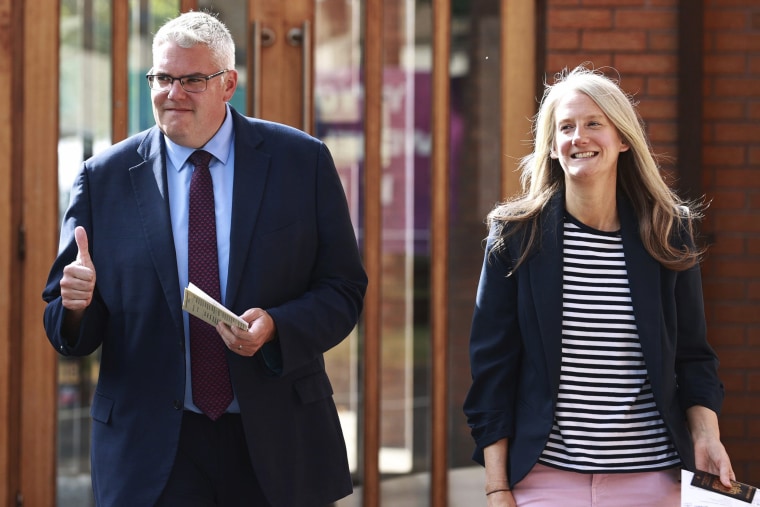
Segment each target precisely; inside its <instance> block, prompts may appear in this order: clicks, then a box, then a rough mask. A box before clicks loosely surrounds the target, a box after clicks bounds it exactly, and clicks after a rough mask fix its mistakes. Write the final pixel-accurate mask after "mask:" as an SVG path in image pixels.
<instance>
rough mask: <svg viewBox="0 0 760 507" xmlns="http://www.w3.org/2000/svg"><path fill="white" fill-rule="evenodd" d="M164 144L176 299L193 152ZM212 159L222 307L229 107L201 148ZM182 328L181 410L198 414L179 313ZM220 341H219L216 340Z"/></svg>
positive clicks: (233, 408)
mask: <svg viewBox="0 0 760 507" xmlns="http://www.w3.org/2000/svg"><path fill="white" fill-rule="evenodd" d="M164 140H165V141H166V179H167V183H168V187H169V211H170V213H171V220H172V233H173V236H174V250H175V252H176V254H177V274H178V275H179V290H180V297H183V295H184V291H185V287H187V283H188V275H187V226H188V205H189V196H190V179H191V178H192V176H193V171H194V167H193V165H192V164H191V163H190V162H188V160H187V159H188V157H190V155H191V154H192V153H193V152H194V151H195V149H193V148H186V147H184V146H180V145H178V144H176V143H174V142H172V141H171V140H170V139H169V138H168V137H166V136H164ZM202 149H203V150H206V151H207V152H209V153H211V154H212V155H213V156H214V157H213V158H212V159H211V163H210V164H209V170H210V171H211V179H212V181H213V184H214V212H215V214H216V244H217V248H218V252H219V285H220V289H221V293H222V301H221V303H222V304H226V301H225V295H226V292H227V268H228V266H229V259H230V228H231V224H232V185H233V180H234V176H235V170H234V169H235V132H234V130H233V129H232V115H231V113H230V109H229V105H228V106H227V116H226V117H225V119H224V122H223V123H222V126H221V127H220V128H219V130H218V131H217V133H216V134H214V137H212V138H211V139H210V140H209V142H208V143H206V145H205V146H204V147H203V148H202ZM182 318H183V321H184V327H185V409H186V410H192V411H194V412H199V413H200V412H201V410H200V409H199V408H198V407H196V406H195V404H194V403H193V388H192V382H191V381H190V379H191V377H190V318H189V316H188V314H187V312H182ZM219 339H220V340H221V337H220V338H219ZM227 411H228V412H240V407H239V405H238V401H237V396H235V398H234V399H233V401H232V403H231V404H230V407H229V408H228V409H227Z"/></svg>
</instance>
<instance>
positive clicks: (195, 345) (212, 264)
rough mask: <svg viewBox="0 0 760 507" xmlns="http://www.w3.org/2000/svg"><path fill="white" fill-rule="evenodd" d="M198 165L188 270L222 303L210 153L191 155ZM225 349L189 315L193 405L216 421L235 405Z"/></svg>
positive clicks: (211, 330)
mask: <svg viewBox="0 0 760 507" xmlns="http://www.w3.org/2000/svg"><path fill="white" fill-rule="evenodd" d="M189 160H190V163H192V164H193V165H194V166H195V171H194V172H193V178H192V180H191V181H190V212H189V221H188V229H187V267H188V278H189V280H190V282H192V283H194V284H195V285H197V286H198V287H200V288H201V289H202V290H203V291H204V292H205V293H206V294H208V295H209V296H211V297H212V298H214V299H216V300H217V301H221V290H220V289H219V261H218V253H217V248H216V218H215V217H216V215H215V213H214V186H213V184H212V182H211V172H210V171H209V167H208V166H209V162H210V161H211V154H210V153H208V152H207V151H203V150H198V151H195V152H194V153H193V154H192V155H190V158H189ZM225 354H226V352H225V346H224V341H223V340H222V338H221V336H219V333H217V332H216V329H214V327H213V326H210V325H209V324H206V323H205V322H203V321H202V320H200V319H198V318H196V317H193V316H192V315H191V316H190V366H191V371H192V385H193V403H195V405H196V406H197V407H198V408H200V409H201V410H202V411H203V412H204V413H205V414H206V415H207V416H208V417H209V418H211V419H212V420H216V419H218V418H219V416H220V415H222V414H223V413H224V411H225V410H227V407H229V405H230V403H231V402H232V384H231V382H230V372H229V367H228V366H227V358H226V357H225Z"/></svg>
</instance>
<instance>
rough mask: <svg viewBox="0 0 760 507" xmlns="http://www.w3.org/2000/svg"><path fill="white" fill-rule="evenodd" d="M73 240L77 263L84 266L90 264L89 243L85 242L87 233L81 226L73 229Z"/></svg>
mask: <svg viewBox="0 0 760 507" xmlns="http://www.w3.org/2000/svg"><path fill="white" fill-rule="evenodd" d="M74 239H75V240H76V242H77V261H78V262H79V264H81V265H83V266H86V265H89V264H91V263H92V261H91V260H90V243H89V241H88V240H87V231H85V230H84V227H82V226H81V225H80V226H78V227H77V228H76V229H74Z"/></svg>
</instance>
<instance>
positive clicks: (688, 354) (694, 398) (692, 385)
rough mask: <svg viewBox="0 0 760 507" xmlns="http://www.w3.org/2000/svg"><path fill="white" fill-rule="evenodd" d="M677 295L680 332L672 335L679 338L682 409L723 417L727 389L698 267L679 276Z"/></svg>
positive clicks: (677, 353) (676, 321) (677, 362)
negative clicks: (699, 409)
mask: <svg viewBox="0 0 760 507" xmlns="http://www.w3.org/2000/svg"><path fill="white" fill-rule="evenodd" d="M674 294H675V297H674V298H673V301H674V304H675V305H676V308H675V315H676V319H675V324H676V326H677V329H675V330H670V331H669V333H671V336H675V337H676V354H675V363H676V364H675V369H676V382H677V385H678V397H679V402H680V404H681V409H682V410H684V411H685V410H686V409H688V408H689V407H692V406H694V405H701V406H704V407H707V408H709V409H711V410H713V411H715V412H716V413H718V414H719V413H720V409H721V406H722V403H723V397H724V389H723V384H722V383H721V382H720V379H719V378H718V357H717V355H716V354H715V351H714V350H713V349H712V347H711V346H710V344H709V343H708V341H707V330H706V328H707V326H706V322H705V309H704V300H703V295H702V276H701V273H700V267H699V265H698V264H697V265H695V266H693V267H691V268H689V269H688V270H686V271H681V272H678V273H677V275H676V280H675V288H674ZM666 314H667V312H666Z"/></svg>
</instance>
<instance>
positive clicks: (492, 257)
mask: <svg viewBox="0 0 760 507" xmlns="http://www.w3.org/2000/svg"><path fill="white" fill-rule="evenodd" d="M496 234H497V232H496V230H495V229H494V228H492V229H491V231H490V234H489V238H488V240H487V243H486V252H485V257H484V260H483V267H482V270H481V275H480V282H479V284H478V291H477V297H476V301H475V311H474V314H473V321H472V328H471V333H470V368H471V373H472V385H471V387H470V390H469V392H468V394H467V397H466V399H465V402H464V412H465V415H466V416H467V423H468V425H469V426H470V429H471V433H472V437H473V438H474V440H475V444H476V447H477V449H476V451H475V459H476V461H480V460H482V457H480V459H479V456H480V455H481V453H482V449H483V448H484V447H486V446H488V445H490V444H492V443H494V442H496V441H497V440H500V439H502V438H509V437H511V436H513V434H514V425H515V417H514V410H513V408H514V406H515V400H516V397H517V384H518V382H517V377H518V364H519V359H520V355H521V341H522V338H521V333H520V327H519V324H518V309H517V280H516V277H518V276H519V273H518V272H516V273H513V274H510V270H511V260H510V258H509V254H508V252H507V251H506V249H499V251H496V250H495V249H494V242H495V240H496ZM481 462H482V461H481Z"/></svg>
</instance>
